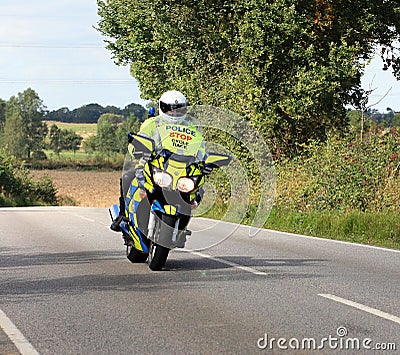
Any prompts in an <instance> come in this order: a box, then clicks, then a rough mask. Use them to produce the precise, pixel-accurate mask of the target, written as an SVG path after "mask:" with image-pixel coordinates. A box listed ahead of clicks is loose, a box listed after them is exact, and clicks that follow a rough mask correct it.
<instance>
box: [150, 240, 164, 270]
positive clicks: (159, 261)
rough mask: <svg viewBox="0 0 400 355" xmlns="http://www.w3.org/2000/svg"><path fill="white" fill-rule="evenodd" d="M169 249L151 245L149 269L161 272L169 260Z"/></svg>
mask: <svg viewBox="0 0 400 355" xmlns="http://www.w3.org/2000/svg"><path fill="white" fill-rule="evenodd" d="M168 254H169V249H168V248H166V247H163V246H162V245H159V244H154V243H151V247H150V254H149V259H148V261H149V268H150V269H151V270H153V271H160V270H161V269H162V268H163V267H164V265H165V263H166V261H167V258H168Z"/></svg>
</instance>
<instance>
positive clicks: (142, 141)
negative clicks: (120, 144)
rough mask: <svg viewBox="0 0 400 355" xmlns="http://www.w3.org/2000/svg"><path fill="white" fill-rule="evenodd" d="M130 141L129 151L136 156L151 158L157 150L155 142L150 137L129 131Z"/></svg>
mask: <svg viewBox="0 0 400 355" xmlns="http://www.w3.org/2000/svg"><path fill="white" fill-rule="evenodd" d="M128 142H129V145H128V151H129V153H130V154H131V155H132V156H133V157H135V158H138V157H140V156H143V157H144V158H145V159H149V158H150V156H151V154H152V153H153V152H154V150H155V142H154V140H153V139H151V138H149V137H144V136H140V135H138V134H133V133H129V134H128Z"/></svg>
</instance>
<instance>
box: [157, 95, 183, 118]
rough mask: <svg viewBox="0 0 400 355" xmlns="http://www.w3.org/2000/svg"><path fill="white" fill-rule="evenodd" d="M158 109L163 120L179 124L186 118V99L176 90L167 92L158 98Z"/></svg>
mask: <svg viewBox="0 0 400 355" xmlns="http://www.w3.org/2000/svg"><path fill="white" fill-rule="evenodd" d="M159 109H160V115H161V117H162V119H163V120H165V121H167V122H169V123H178V124H179V123H181V122H183V121H184V120H185V118H186V111H187V104H186V97H185V96H184V95H183V94H182V93H181V92H179V91H176V90H170V91H167V92H165V93H164V94H162V95H161V97H160V100H159Z"/></svg>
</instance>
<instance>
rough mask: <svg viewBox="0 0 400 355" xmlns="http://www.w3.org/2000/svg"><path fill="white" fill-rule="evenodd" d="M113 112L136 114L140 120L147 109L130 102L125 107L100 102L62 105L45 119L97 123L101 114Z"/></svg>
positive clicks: (124, 114) (128, 114)
mask: <svg viewBox="0 0 400 355" xmlns="http://www.w3.org/2000/svg"><path fill="white" fill-rule="evenodd" d="M105 113H113V114H116V115H122V116H124V117H126V118H127V117H129V116H130V115H132V114H133V115H135V116H136V117H137V118H138V119H139V120H144V118H145V115H146V110H145V109H144V108H143V106H141V105H138V104H134V103H132V104H129V105H127V106H125V107H124V108H123V109H121V108H119V107H115V106H106V107H103V106H101V105H99V104H94V103H92V104H88V105H84V106H82V107H79V108H76V109H74V110H72V111H71V110H70V109H69V108H68V107H62V108H60V109H58V110H54V111H49V112H47V113H46V115H45V117H44V119H45V120H48V121H58V122H69V123H97V121H98V119H99V118H100V116H101V115H103V114H105Z"/></svg>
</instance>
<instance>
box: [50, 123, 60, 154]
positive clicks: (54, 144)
mask: <svg viewBox="0 0 400 355" xmlns="http://www.w3.org/2000/svg"><path fill="white" fill-rule="evenodd" d="M49 148H50V149H52V150H53V151H54V152H55V153H56V154H60V152H61V150H62V144H61V128H58V126H57V125H55V124H53V125H51V127H50V143H49Z"/></svg>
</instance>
